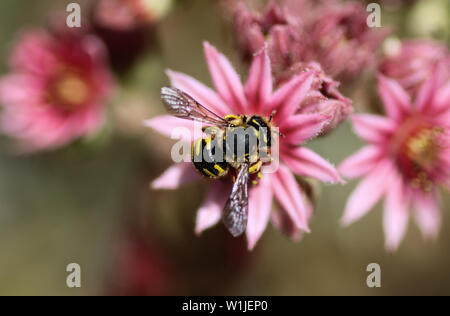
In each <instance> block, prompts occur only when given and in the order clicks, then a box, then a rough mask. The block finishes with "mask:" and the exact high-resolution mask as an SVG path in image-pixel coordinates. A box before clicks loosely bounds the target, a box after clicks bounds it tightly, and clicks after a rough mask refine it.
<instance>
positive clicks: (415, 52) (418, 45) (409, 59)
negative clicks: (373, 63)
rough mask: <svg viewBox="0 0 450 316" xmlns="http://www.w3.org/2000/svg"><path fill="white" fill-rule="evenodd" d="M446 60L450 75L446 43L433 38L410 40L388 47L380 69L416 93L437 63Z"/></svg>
mask: <svg viewBox="0 0 450 316" xmlns="http://www.w3.org/2000/svg"><path fill="white" fill-rule="evenodd" d="M396 44H398V45H396ZM444 60H447V61H446V64H443V67H444V69H445V70H446V71H447V76H449V77H450V70H449V69H450V53H449V51H448V49H447V47H446V46H445V45H443V44H441V43H438V42H434V41H431V40H408V41H403V42H395V43H393V45H392V46H391V47H388V51H387V53H386V56H385V58H384V59H383V61H382V62H381V65H380V67H379V70H380V72H381V73H382V74H383V75H385V76H386V77H389V78H391V79H394V80H396V81H397V82H398V83H399V84H400V85H401V86H402V87H403V88H404V89H406V90H407V91H408V92H409V93H410V94H412V95H415V94H416V93H417V91H418V90H419V88H420V86H421V85H422V84H423V82H425V81H426V80H428V79H429V78H430V76H431V73H432V71H433V69H434V68H435V66H436V64H438V63H440V62H442V61H444Z"/></svg>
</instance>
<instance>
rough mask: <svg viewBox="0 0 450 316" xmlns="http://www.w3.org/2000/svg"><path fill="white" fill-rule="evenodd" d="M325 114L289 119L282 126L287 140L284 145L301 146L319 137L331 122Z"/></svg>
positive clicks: (291, 117)
mask: <svg viewBox="0 0 450 316" xmlns="http://www.w3.org/2000/svg"><path fill="white" fill-rule="evenodd" d="M330 118H331V117H330V116H328V115H324V114H319V113H317V114H296V115H292V116H290V117H288V118H287V119H286V120H285V121H284V122H283V124H282V125H281V126H280V131H281V132H282V133H283V134H284V136H285V138H284V139H283V143H288V144H292V145H300V144H303V143H304V142H306V141H308V140H310V139H312V138H314V137H316V136H317V135H319V134H320V133H321V132H322V131H323V129H324V128H325V126H327V125H328V123H329V122H330Z"/></svg>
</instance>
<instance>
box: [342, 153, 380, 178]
mask: <svg viewBox="0 0 450 316" xmlns="http://www.w3.org/2000/svg"><path fill="white" fill-rule="evenodd" d="M382 157H383V150H382V149H381V148H380V147H378V146H373V145H371V146H366V147H364V148H363V149H361V150H359V151H358V152H357V153H355V154H354V155H353V156H350V157H349V158H347V159H346V160H344V161H343V162H342V163H341V164H340V166H339V167H338V170H339V172H340V173H341V174H342V175H343V176H344V177H346V178H350V179H353V178H358V177H361V176H364V175H366V174H367V173H368V172H370V171H371V170H373V169H374V168H375V167H376V166H377V164H378V163H379V162H380V159H381V158H382Z"/></svg>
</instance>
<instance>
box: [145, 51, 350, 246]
mask: <svg viewBox="0 0 450 316" xmlns="http://www.w3.org/2000/svg"><path fill="white" fill-rule="evenodd" d="M204 49H205V56H206V61H207V64H208V68H209V71H210V73H211V77H212V80H213V83H214V87H215V89H216V91H214V90H211V89H210V88H208V87H206V86H204V85H203V84H201V83H200V82H198V81H196V80H195V79H193V78H191V77H189V76H187V75H185V74H181V73H176V72H173V71H168V72H167V73H168V75H169V77H170V79H171V83H172V85H173V86H174V87H176V88H179V89H181V90H183V91H185V92H186V93H188V94H189V95H191V96H192V97H193V98H194V99H196V100H197V101H199V102H200V103H201V104H203V105H204V106H206V107H207V108H209V109H210V110H212V111H214V112H215V113H217V114H219V115H226V114H259V115H262V116H269V115H270V114H271V113H272V111H273V110H276V111H277V112H276V115H275V116H274V119H273V122H274V124H275V126H278V127H279V129H280V132H281V133H283V134H284V135H285V138H282V139H280V160H281V164H280V166H279V169H278V170H277V172H275V173H272V174H265V175H264V176H263V178H262V179H261V180H260V182H259V184H258V185H253V186H251V187H250V189H249V214H248V225H247V230H246V235H247V241H248V247H249V249H253V248H254V246H255V244H256V242H257V241H258V240H259V238H260V237H261V235H262V233H263V232H264V230H265V228H266V226H267V224H268V222H269V220H270V219H272V223H273V224H274V225H275V226H276V227H277V228H278V229H280V230H282V231H284V232H286V233H288V234H289V235H290V236H291V237H292V238H299V237H300V236H301V234H302V232H309V227H308V223H309V220H310V218H311V215H312V204H311V203H310V202H309V200H308V198H307V197H306V194H305V192H304V191H303V190H302V189H301V188H300V186H299V185H298V183H297V181H296V180H295V175H299V176H306V177H313V178H316V179H319V180H321V181H323V182H330V183H336V182H342V180H341V178H340V176H339V174H338V172H337V171H336V169H335V168H334V167H333V166H332V165H331V164H330V163H328V162H327V161H326V160H324V159H323V158H321V157H320V156H319V155H317V154H316V153H314V152H312V151H311V150H309V149H307V148H304V147H299V146H298V145H300V144H303V143H304V142H306V141H307V140H309V139H311V138H313V137H315V136H317V135H318V134H319V133H320V132H321V131H322V129H323V128H324V126H326V125H327V124H328V122H329V120H330V117H328V116H327V115H324V114H317V113H315V114H301V113H299V112H298V110H299V105H300V104H301V103H302V101H303V100H304V99H305V98H306V97H307V95H308V93H309V92H310V90H311V86H312V84H313V80H314V74H313V73H312V72H311V71H307V72H303V73H300V74H298V75H295V76H293V77H292V79H291V80H289V81H288V82H286V83H285V84H283V85H282V86H280V87H279V89H277V90H276V91H272V76H271V65H270V60H269V57H268V55H267V53H266V51H265V50H262V51H261V52H259V53H258V54H257V55H256V56H255V58H254V59H253V62H252V65H251V68H250V73H249V76H248V79H247V82H246V84H245V85H243V84H242V83H241V80H240V78H239V75H238V74H237V73H236V71H235V70H234V69H233V67H232V65H231V63H230V62H229V61H228V59H227V58H226V57H225V56H224V55H222V54H220V53H219V52H218V51H217V50H216V49H215V48H214V47H212V46H211V45H209V44H208V43H205V45H204ZM190 123H191V122H190V121H186V120H181V119H179V118H174V117H172V116H169V115H165V116H160V117H156V118H154V119H151V120H149V121H147V122H146V124H147V125H148V126H149V127H151V128H153V129H155V130H156V131H158V132H160V133H161V134H163V135H169V136H170V134H171V131H172V129H173V128H174V127H178V126H186V127H188V128H191V129H192V124H190ZM197 179H200V176H199V175H198V174H197V173H196V172H195V171H194V168H193V167H192V163H180V164H177V165H174V166H172V167H170V168H169V169H168V170H167V171H166V172H164V173H163V174H162V175H161V176H160V177H159V178H158V179H156V180H155V181H154V182H153V183H152V187H153V188H155V189H175V188H177V187H179V186H180V185H182V184H185V183H187V182H190V181H193V180H197ZM230 190H231V181H227V182H222V181H217V180H216V181H212V182H211V190H210V192H209V194H208V195H207V197H206V199H205V200H204V202H203V204H202V205H201V207H200V208H199V210H198V214H197V224H196V228H195V231H196V232H197V233H198V234H199V233H201V232H202V231H203V230H205V229H207V228H209V227H211V226H213V225H215V224H216V223H217V222H219V220H220V218H221V215H222V214H221V213H222V209H223V207H224V206H225V202H226V200H227V199H228V195H229V192H230ZM225 192H227V193H226V194H224V193H225ZM274 198H275V199H276V200H277V201H278V205H277V207H276V208H275V211H274V212H271V211H272V202H273V199H274Z"/></svg>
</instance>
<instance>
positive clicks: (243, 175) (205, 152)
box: [161, 87, 273, 237]
mask: <svg viewBox="0 0 450 316" xmlns="http://www.w3.org/2000/svg"><path fill="white" fill-rule="evenodd" d="M161 98H162V100H163V103H164V105H165V106H166V108H167V110H168V112H169V113H170V114H172V115H173V116H175V117H178V118H183V119H188V120H196V121H200V122H202V123H205V124H208V126H206V127H205V128H203V132H204V134H205V136H204V137H203V138H199V139H197V140H194V142H193V143H192V153H191V160H192V163H193V165H194V167H195V169H196V170H197V171H198V172H199V173H200V174H202V175H203V176H205V177H208V178H211V179H219V178H224V177H225V176H227V175H228V176H230V177H231V179H232V180H233V182H234V183H233V188H232V190H231V194H230V197H229V199H228V201H227V203H226V204H225V207H224V210H223V216H222V220H223V223H224V224H225V227H226V228H227V229H228V230H229V231H230V233H231V234H232V235H233V236H235V237H236V236H239V235H241V234H242V233H244V231H245V229H246V227H247V215H248V182H249V179H250V177H251V175H255V176H256V178H258V177H261V176H262V174H261V172H260V170H261V167H262V165H263V159H262V158H263V156H264V158H265V159H270V152H271V146H272V129H271V127H272V125H271V120H272V116H273V114H272V115H271V116H270V117H269V118H266V117H262V116H259V115H252V116H247V115H234V114H229V115H226V116H224V117H223V118H222V117H220V116H219V115H217V114H216V113H214V112H212V111H211V110H209V109H207V108H206V107H204V106H203V105H201V104H200V103H199V102H197V101H196V100H195V99H194V98H192V97H191V96H189V95H188V94H187V93H185V92H183V91H181V90H179V89H176V88H172V87H163V88H162V89H161ZM254 181H256V180H254Z"/></svg>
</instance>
